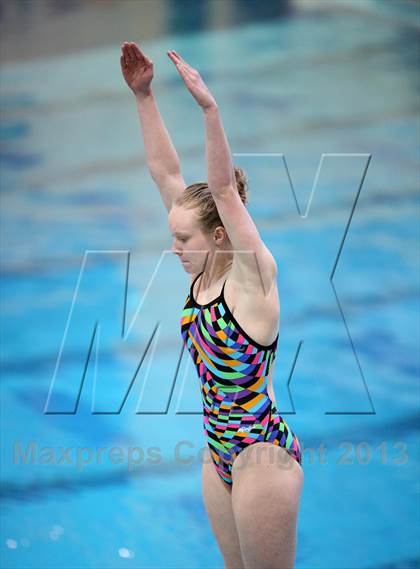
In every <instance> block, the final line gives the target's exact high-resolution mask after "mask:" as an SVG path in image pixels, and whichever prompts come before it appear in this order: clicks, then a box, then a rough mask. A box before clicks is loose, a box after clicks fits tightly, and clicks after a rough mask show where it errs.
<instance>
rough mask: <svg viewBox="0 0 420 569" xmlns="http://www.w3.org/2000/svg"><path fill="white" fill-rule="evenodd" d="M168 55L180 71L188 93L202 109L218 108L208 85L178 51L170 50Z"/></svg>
mask: <svg viewBox="0 0 420 569" xmlns="http://www.w3.org/2000/svg"><path fill="white" fill-rule="evenodd" d="M167 54H168V56H169V58H170V59H171V61H172V62H173V63H174V64H175V66H176V68H177V69H178V72H179V74H180V75H181V77H182V79H183V80H184V83H185V85H186V86H187V89H188V91H189V92H190V93H191V95H192V96H193V97H194V99H195V100H196V101H197V103H198V104H199V105H200V107H201V108H202V109H203V110H205V109H209V108H211V107H217V104H216V101H215V99H214V97H213V95H212V94H211V93H210V91H209V89H208V87H207V85H206V84H205V83H204V81H203V80H202V78H201V76H200V74H199V72H198V71H197V70H196V69H194V68H193V67H191V65H188V63H187V62H186V61H184V60H183V59H182V57H181V56H180V55H178V54H177V52H176V51H174V50H170V51H168V52H167Z"/></svg>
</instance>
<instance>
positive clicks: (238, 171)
mask: <svg viewBox="0 0 420 569" xmlns="http://www.w3.org/2000/svg"><path fill="white" fill-rule="evenodd" d="M234 170H235V178H236V187H237V188H238V192H239V195H240V198H241V200H242V202H243V203H244V204H245V205H246V204H247V203H248V192H249V190H248V178H247V176H246V174H245V172H244V171H243V170H242V168H240V167H239V166H234Z"/></svg>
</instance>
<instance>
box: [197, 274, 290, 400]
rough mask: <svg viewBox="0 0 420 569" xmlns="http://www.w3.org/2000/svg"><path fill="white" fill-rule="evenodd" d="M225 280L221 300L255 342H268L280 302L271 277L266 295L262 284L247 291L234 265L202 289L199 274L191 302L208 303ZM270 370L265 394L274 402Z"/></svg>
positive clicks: (274, 331)
mask: <svg viewBox="0 0 420 569" xmlns="http://www.w3.org/2000/svg"><path fill="white" fill-rule="evenodd" d="M197 274H199V273H196V274H194V275H192V276H191V283H192V282H193V281H194V279H195V278H196V277H197ZM225 280H226V284H225V288H224V297H225V301H226V303H227V305H228V307H229V308H230V311H231V312H232V314H233V315H234V316H235V318H236V320H237V321H238V323H239V324H240V325H241V327H242V328H243V329H244V330H245V331H246V332H247V333H248V335H249V336H250V337H251V338H253V339H254V340H256V341H257V342H258V343H260V344H263V345H269V344H271V343H272V342H273V341H274V340H275V338H276V336H277V333H278V329H279V316H280V303H279V296H278V289H277V281H276V279H275V278H274V279H273V281H272V282H271V283H270V284H269V285H266V286H267V288H268V287H270V290H268V291H266V294H264V291H263V290H262V285H261V286H260V287H258V288H259V292H258V290H257V291H255V290H252V291H249V292H247V290H246V287H244V286H242V285H241V284H240V282H241V281H240V279H239V278H238V276H237V275H236V274H235V272H234V267H232V268H231V269H230V271H229V273H228V274H227V275H226V274H225V275H224V276H223V278H222V279H220V280H219V281H218V282H216V283H213V285H212V287H211V288H209V289H207V290H205V291H202V290H201V275H200V276H199V277H198V279H197V281H196V282H195V284H194V287H193V296H194V299H195V301H196V302H197V303H198V304H202V305H204V304H207V303H209V302H211V301H212V300H213V299H214V298H216V297H217V296H218V295H219V294H220V291H221V289H222V286H223V283H224V281H225ZM273 369H274V366H273V367H272V368H271V370H270V373H269V375H268V393H269V395H270V398H271V399H272V401H273V402H274V403H275V404H276V401H275V397H274V392H273V389H272V374H273Z"/></svg>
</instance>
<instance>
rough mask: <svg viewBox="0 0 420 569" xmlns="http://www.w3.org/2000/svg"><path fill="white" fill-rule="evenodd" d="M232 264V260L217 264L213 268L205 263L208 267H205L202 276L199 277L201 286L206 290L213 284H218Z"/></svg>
mask: <svg viewBox="0 0 420 569" xmlns="http://www.w3.org/2000/svg"><path fill="white" fill-rule="evenodd" d="M232 264H233V258H232V259H229V261H227V262H226V261H225V262H224V263H218V264H215V265H213V266H211V264H209V263H207V265H208V267H205V269H204V271H203V274H202V275H201V282H202V286H203V287H204V288H205V289H207V288H210V287H211V286H212V285H213V284H215V283H217V282H219V281H220V280H221V279H222V278H224V277H225V276H226V274H227V273H228V272H229V271H230V269H231V267H232Z"/></svg>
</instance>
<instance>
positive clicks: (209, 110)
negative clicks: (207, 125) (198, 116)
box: [202, 103, 219, 115]
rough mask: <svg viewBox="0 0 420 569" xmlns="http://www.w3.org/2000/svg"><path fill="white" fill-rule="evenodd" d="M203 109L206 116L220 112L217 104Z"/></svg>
mask: <svg viewBox="0 0 420 569" xmlns="http://www.w3.org/2000/svg"><path fill="white" fill-rule="evenodd" d="M202 109H203V113H204V114H205V115H212V114H216V113H217V112H218V111H219V107H218V106H217V103H212V104H211V105H209V106H207V107H202Z"/></svg>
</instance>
